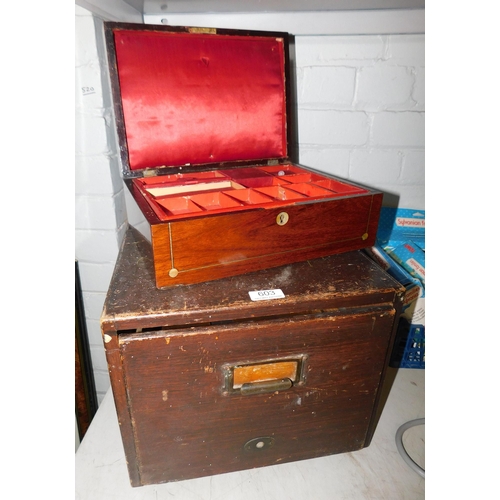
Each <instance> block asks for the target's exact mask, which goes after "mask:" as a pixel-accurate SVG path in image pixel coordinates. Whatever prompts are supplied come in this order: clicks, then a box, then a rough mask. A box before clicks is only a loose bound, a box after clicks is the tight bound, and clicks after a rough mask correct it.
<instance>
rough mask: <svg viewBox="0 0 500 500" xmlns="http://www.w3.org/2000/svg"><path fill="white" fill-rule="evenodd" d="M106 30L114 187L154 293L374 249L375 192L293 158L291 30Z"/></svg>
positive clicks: (113, 26) (108, 26)
mask: <svg viewBox="0 0 500 500" xmlns="http://www.w3.org/2000/svg"><path fill="white" fill-rule="evenodd" d="M104 24H105V28H104V30H105V39H106V47H107V53H108V61H109V72H110V80H111V87H112V93H113V102H114V114H115V120H116V129H117V136H118V142H119V150H120V157H121V164H122V170H123V178H124V181H125V183H126V185H127V186H128V188H129V189H130V192H131V193H132V196H133V197H134V199H135V201H136V202H137V204H138V206H139V207H140V209H141V211H142V213H143V214H144V216H145V219H146V220H147V222H148V224H149V226H150V241H151V243H152V247H153V255H154V266H155V279H156V286H157V287H158V288H163V287H168V286H172V285H179V284H191V283H199V282H204V281H210V280H215V279H219V278H223V277H228V276H234V275H239V274H244V273H248V272H252V271H256V270H259V269H265V268H270V267H276V266H281V265H284V264H288V263H292V262H299V261H305V260H307V259H313V258H317V257H322V256H326V255H331V254H336V253H341V252H347V251H351V250H356V249H360V248H364V247H370V246H372V245H373V244H374V242H375V236H376V232H377V225H378V218H379V213H380V208H381V205H382V196H383V195H382V193H380V192H378V191H375V190H373V189H370V188H368V187H364V186H360V185H357V184H354V183H352V182H349V181H346V180H344V179H339V178H336V177H334V176H332V175H329V174H325V173H321V172H319V171H315V170H313V169H311V168H306V167H304V166H300V165H298V164H297V163H295V162H293V161H292V160H291V154H290V151H291V146H292V144H293V141H294V140H295V134H296V127H295V124H294V120H293V119H292V115H293V109H292V108H293V104H294V103H293V90H292V89H293V85H292V83H293V82H292V81H291V77H290V52H289V48H290V39H289V35H288V34H287V33H272V32H258V31H243V30H228V29H215V28H189V27H172V26H156V25H143V24H128V23H116V22H106V23H104Z"/></svg>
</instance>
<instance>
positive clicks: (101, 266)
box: [75, 6, 127, 401]
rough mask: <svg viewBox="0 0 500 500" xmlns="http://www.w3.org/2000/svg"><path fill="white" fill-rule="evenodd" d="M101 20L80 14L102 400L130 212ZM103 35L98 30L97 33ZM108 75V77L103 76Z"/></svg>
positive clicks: (87, 205) (84, 265)
mask: <svg viewBox="0 0 500 500" xmlns="http://www.w3.org/2000/svg"><path fill="white" fill-rule="evenodd" d="M99 23H100V21H99V20H98V19H94V17H93V16H92V15H91V14H90V13H89V12H88V11H86V10H85V9H82V8H81V7H78V6H76V11H75V34H76V43H75V82H76V89H75V91H76V92H75V94H76V99H75V104H76V109H75V118H76V123H75V129H76V138H75V258H76V259H77V260H78V263H79V269H80V277H81V283H82V291H83V298H84V308H85V315H86V320H87V329H88V334H89V342H90V350H91V355H92V364H93V367H94V377H95V381H96V389H97V396H98V400H99V401H101V400H102V398H103V397H104V395H105V393H106V391H107V390H108V388H109V375H108V370H107V366H106V363H105V358H104V349H103V344H102V339H101V332H100V324H99V319H100V316H101V312H102V307H103V304H104V299H105V296H106V293H107V290H108V287H109V282H110V279H111V276H112V273H113V269H114V265H115V262H116V257H117V255H118V251H119V247H120V243H121V239H122V237H123V234H124V231H125V229H126V221H127V214H126V208H125V198H124V190H123V182H122V180H121V175H120V166H119V162H118V158H117V156H116V146H115V144H116V139H115V137H114V125H113V123H112V120H111V119H110V116H111V109H110V106H111V99H110V95H109V89H108V87H107V85H106V82H105V85H104V87H103V84H102V80H103V73H102V66H103V63H104V61H103V54H102V47H101V46H100V45H99V44H98V43H96V25H97V27H99ZM97 33H99V31H97ZM104 77H105V75H104Z"/></svg>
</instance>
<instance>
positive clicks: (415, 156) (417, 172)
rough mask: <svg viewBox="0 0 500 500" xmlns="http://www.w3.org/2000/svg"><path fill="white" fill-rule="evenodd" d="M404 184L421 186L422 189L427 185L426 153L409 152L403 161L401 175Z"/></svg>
mask: <svg viewBox="0 0 500 500" xmlns="http://www.w3.org/2000/svg"><path fill="white" fill-rule="evenodd" d="M401 182H402V183H403V184H419V185H420V186H421V188H422V189H424V185H425V152H424V151H410V152H407V153H406V154H405V156H404V160H403V169H402V175H401Z"/></svg>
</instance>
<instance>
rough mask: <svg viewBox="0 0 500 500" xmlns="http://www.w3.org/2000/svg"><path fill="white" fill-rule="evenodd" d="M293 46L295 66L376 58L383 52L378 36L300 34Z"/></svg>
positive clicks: (343, 62) (381, 40) (381, 41)
mask: <svg viewBox="0 0 500 500" xmlns="http://www.w3.org/2000/svg"><path fill="white" fill-rule="evenodd" d="M295 46H296V48H295V52H296V60H297V67H304V66H311V65H332V64H345V63H346V62H347V61H358V62H363V61H369V60H373V59H375V60H377V59H381V58H382V57H383V56H384V52H385V44H384V39H383V38H382V37H380V36H361V37H354V36H300V37H297V38H296V43H295Z"/></svg>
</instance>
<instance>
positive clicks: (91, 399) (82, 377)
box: [75, 261, 98, 441]
mask: <svg viewBox="0 0 500 500" xmlns="http://www.w3.org/2000/svg"><path fill="white" fill-rule="evenodd" d="M97 408H98V402H97V393H96V388H95V380H94V371H93V368H92V359H91V356H90V345H89V340H88V333H87V325H86V322H85V309H84V305H83V295H82V288H81V283H80V272H79V268H78V261H75V415H76V421H77V425H78V433H79V437H80V441H81V440H82V439H83V437H84V436H85V433H86V432H87V429H88V428H89V425H90V422H91V421H92V419H93V417H94V415H95V413H96V411H97Z"/></svg>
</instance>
